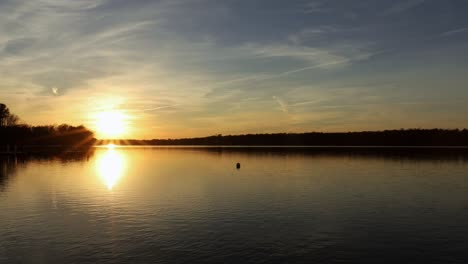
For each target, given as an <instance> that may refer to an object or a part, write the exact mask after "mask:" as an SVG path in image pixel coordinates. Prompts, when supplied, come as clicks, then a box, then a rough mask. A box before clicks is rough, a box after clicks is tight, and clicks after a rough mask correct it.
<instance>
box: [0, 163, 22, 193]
mask: <svg viewBox="0 0 468 264" xmlns="http://www.w3.org/2000/svg"><path fill="white" fill-rule="evenodd" d="M17 162H18V160H17V159H16V157H9V156H6V157H0V191H3V190H4V189H5V188H6V186H7V184H8V179H9V177H11V176H13V175H14V174H15V172H16V168H17Z"/></svg>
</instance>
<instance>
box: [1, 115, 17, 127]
mask: <svg viewBox="0 0 468 264" xmlns="http://www.w3.org/2000/svg"><path fill="white" fill-rule="evenodd" d="M19 120H20V119H19V117H18V116H17V115H15V114H10V115H9V116H8V117H7V118H6V124H5V125H6V126H15V125H18V123H19Z"/></svg>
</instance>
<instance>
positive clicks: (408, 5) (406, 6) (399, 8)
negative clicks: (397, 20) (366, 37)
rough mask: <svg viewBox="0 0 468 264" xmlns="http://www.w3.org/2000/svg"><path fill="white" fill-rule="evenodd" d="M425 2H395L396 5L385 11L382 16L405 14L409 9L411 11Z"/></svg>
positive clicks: (411, 0) (415, 0)
mask: <svg viewBox="0 0 468 264" xmlns="http://www.w3.org/2000/svg"><path fill="white" fill-rule="evenodd" d="M425 1H426V0H404V1H397V3H396V4H394V5H393V6H391V7H390V8H388V9H387V10H385V12H384V15H394V14H400V13H403V12H406V11H408V10H410V9H413V8H415V7H417V6H419V5H421V4H423V3H424V2H425Z"/></svg>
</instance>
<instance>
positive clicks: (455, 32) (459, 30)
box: [441, 27, 468, 37]
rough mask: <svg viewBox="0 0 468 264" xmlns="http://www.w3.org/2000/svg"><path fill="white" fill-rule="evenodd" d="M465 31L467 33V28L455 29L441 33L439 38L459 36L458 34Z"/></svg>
mask: <svg viewBox="0 0 468 264" xmlns="http://www.w3.org/2000/svg"><path fill="white" fill-rule="evenodd" d="M467 31H468V27H464V28H457V29H453V30H449V31H446V32H444V33H442V34H441V36H442V37H448V36H452V35H456V34H460V33H465V32H467Z"/></svg>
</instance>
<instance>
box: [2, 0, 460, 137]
mask: <svg viewBox="0 0 468 264" xmlns="http://www.w3.org/2000/svg"><path fill="white" fill-rule="evenodd" d="M467 13H468V1H466V0H443V1H442V0H391V1H390V0H389V1H384V0H359V1H350V0H304V1H300V0H297V1H295V0H290V1H283V0H248V1H247V0H245V1H244V0H224V1H220V0H212V1H210V0H160V1H149V0H132V1H127V0H31V1H27V0H0V76H1V78H0V102H2V103H5V104H7V106H8V107H9V108H10V110H11V111H12V112H14V113H16V114H17V115H19V116H20V118H21V120H22V121H23V122H25V123H28V124H33V125H43V124H61V123H69V124H72V125H79V124H83V125H85V126H88V127H90V128H91V129H96V128H99V126H100V125H101V126H103V125H105V123H103V119H106V118H108V117H109V113H111V114H110V115H111V116H112V114H115V113H117V115H118V117H117V119H121V120H120V121H122V120H123V121H124V123H125V127H124V129H123V130H122V131H120V132H119V134H118V136H119V137H126V138H142V139H143V138H144V139H151V138H178V137H194V136H207V135H214V134H242V133H273V132H305V131H323V132H331V131H362V130H382V129H400V128H434V127H440V128H465V127H468V104H467V103H466V102H467V101H468V77H467V73H468V16H467V15H466V14H467ZM103 113H104V114H103ZM116 129H117V128H116ZM98 130H99V129H98ZM101 132H102V131H101ZM97 136H98V137H105V136H106V135H105V134H103V133H99V131H98V135H97ZM107 136H108V135H107Z"/></svg>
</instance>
